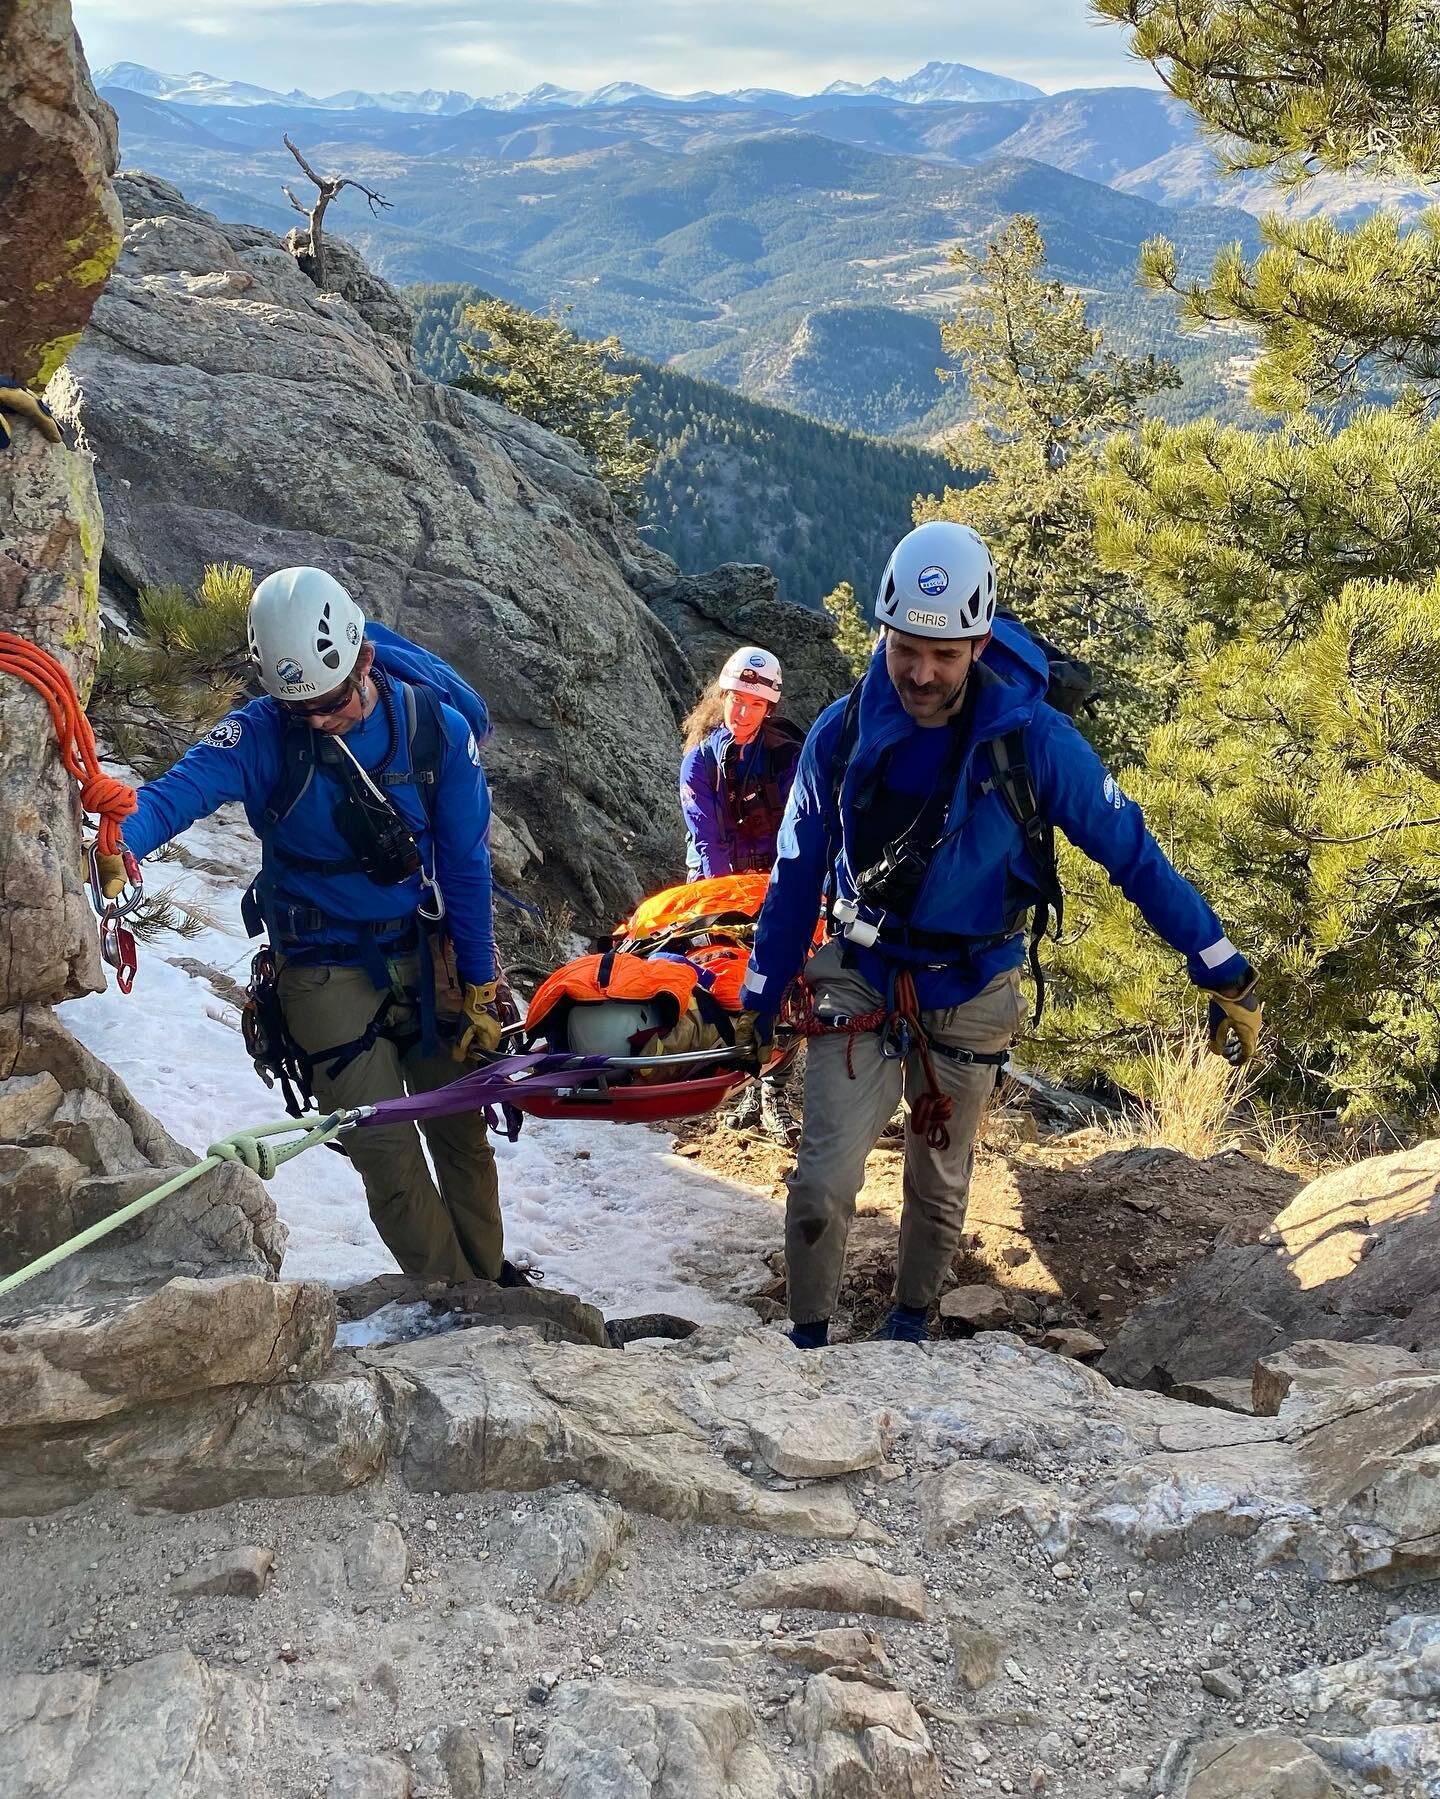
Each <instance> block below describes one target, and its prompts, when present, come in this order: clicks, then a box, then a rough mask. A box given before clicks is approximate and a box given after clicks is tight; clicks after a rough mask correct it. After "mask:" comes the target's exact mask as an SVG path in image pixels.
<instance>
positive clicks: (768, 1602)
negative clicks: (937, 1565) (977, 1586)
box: [730, 1555, 925, 1624]
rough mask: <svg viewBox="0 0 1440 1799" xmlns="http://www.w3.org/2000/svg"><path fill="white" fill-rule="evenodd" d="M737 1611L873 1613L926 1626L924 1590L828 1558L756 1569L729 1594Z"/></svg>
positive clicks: (904, 1579) (908, 1579)
mask: <svg viewBox="0 0 1440 1799" xmlns="http://www.w3.org/2000/svg"><path fill="white" fill-rule="evenodd" d="M730 1597H731V1598H732V1599H733V1600H734V1601H735V1603H736V1605H740V1606H745V1607H747V1608H748V1609H749V1610H752V1611H755V1610H763V1609H766V1608H775V1609H779V1610H789V1611H807V1612H869V1613H871V1614H872V1615H873V1616H875V1617H880V1618H904V1619H906V1620H908V1621H909V1622H910V1623H912V1624H919V1623H923V1622H924V1618H925V1588H924V1585H923V1583H922V1582H921V1581H918V1580H916V1579H915V1578H914V1577H913V1576H912V1575H908V1574H887V1573H886V1571H885V1570H884V1569H883V1568H873V1567H871V1565H870V1564H869V1563H868V1562H860V1561H855V1560H853V1559H852V1558H851V1557H849V1556H842V1555H832V1556H826V1557H825V1558H823V1559H822V1560H820V1561H814V1562H797V1563H795V1564H794V1566H792V1567H789V1568H758V1569H757V1570H756V1571H755V1573H753V1574H747V1575H746V1576H745V1578H744V1580H742V1581H740V1582H738V1583H737V1584H736V1585H735V1586H733V1587H731V1589H730Z"/></svg>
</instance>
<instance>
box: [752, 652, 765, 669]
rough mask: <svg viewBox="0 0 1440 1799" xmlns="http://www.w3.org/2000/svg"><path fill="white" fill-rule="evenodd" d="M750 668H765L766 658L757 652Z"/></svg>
mask: <svg viewBox="0 0 1440 1799" xmlns="http://www.w3.org/2000/svg"><path fill="white" fill-rule="evenodd" d="M750 666H751V668H764V666H765V658H764V657H763V656H761V655H760V654H758V652H757V654H755V655H754V656H752V657H751V658H750Z"/></svg>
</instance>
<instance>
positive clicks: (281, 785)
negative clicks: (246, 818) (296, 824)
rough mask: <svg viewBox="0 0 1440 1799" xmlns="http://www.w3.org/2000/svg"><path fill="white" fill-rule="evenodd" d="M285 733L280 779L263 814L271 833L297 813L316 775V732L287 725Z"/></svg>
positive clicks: (281, 747)
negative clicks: (297, 805)
mask: <svg viewBox="0 0 1440 1799" xmlns="http://www.w3.org/2000/svg"><path fill="white" fill-rule="evenodd" d="M282 730H283V731H284V736H283V737H282V738H281V740H280V753H281V757H282V761H281V765H280V779H279V781H278V782H277V783H276V785H275V786H274V788H273V789H272V790H271V793H270V797H269V799H268V800H266V802H265V810H264V813H263V814H262V816H263V818H264V821H265V826H266V828H267V829H268V830H272V831H273V830H274V828H275V826H276V825H278V824H281V823H282V822H283V821H284V820H285V819H287V818H288V817H289V816H290V814H291V813H292V812H293V811H294V810H295V807H296V804H297V803H298V801H299V799H300V795H301V794H302V793H304V791H305V789H306V788H307V787H308V786H309V785H310V783H311V781H312V780H313V779H314V776H315V733H314V732H313V731H309V730H307V729H306V728H305V726H303V725H293V724H289V723H286V724H284V725H283V726H282ZM262 835H263V834H262Z"/></svg>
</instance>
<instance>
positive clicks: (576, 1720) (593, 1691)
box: [540, 1680, 781, 1799]
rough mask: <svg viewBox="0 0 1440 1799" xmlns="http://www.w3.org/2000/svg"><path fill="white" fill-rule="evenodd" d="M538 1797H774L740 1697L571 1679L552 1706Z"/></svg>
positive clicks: (770, 1774) (772, 1776)
mask: <svg viewBox="0 0 1440 1799" xmlns="http://www.w3.org/2000/svg"><path fill="white" fill-rule="evenodd" d="M550 1710H551V1713H552V1717H553V1722H552V1723H551V1726H550V1734H549V1739H548V1741H547V1743H546V1748H545V1764H544V1771H543V1783H542V1786H541V1788H540V1790H541V1792H542V1793H543V1794H544V1795H545V1799H600V1796H601V1795H602V1794H604V1795H610V1794H614V1795H615V1796H616V1799H780V1794H781V1789H780V1784H779V1781H778V1779H777V1776H776V1773H775V1769H774V1767H773V1765H772V1764H771V1762H770V1759H769V1757H768V1756H767V1755H766V1753H765V1751H764V1749H763V1747H762V1746H761V1744H760V1742H759V1741H758V1740H757V1739H758V1731H757V1726H756V1721H755V1714H754V1713H753V1712H752V1711H751V1709H750V1706H749V1704H748V1703H747V1701H746V1700H745V1699H744V1698H743V1697H742V1696H741V1695H739V1694H737V1693H715V1692H708V1691H705V1690H704V1689H700V1688H694V1687H647V1686H640V1685H636V1684H633V1683H631V1682H628V1681H610V1680H603V1681H596V1682H595V1684H594V1685H593V1686H582V1685H580V1684H578V1683H576V1682H573V1681H572V1682H568V1683H567V1684H566V1685H564V1686H562V1687H561V1688H560V1689H559V1691H558V1692H557V1693H556V1694H555V1696H554V1698H553V1699H552V1700H551V1702H550Z"/></svg>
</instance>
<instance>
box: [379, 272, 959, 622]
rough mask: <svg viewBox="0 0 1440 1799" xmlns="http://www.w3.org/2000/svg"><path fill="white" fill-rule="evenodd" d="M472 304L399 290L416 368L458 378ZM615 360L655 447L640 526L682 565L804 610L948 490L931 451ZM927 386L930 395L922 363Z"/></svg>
mask: <svg viewBox="0 0 1440 1799" xmlns="http://www.w3.org/2000/svg"><path fill="white" fill-rule="evenodd" d="M478 297H479V293H478V290H477V289H475V288H471V287H466V286H462V285H459V284H438V285H432V286H420V287H413V288H411V289H409V290H408V293H407V298H408V299H409V300H410V302H411V304H412V305H413V306H414V308H415V312H416V329H415V348H416V353H417V355H418V356H419V358H420V363H421V366H422V367H423V368H424V370H425V372H426V373H427V374H429V375H433V376H434V377H436V379H438V380H452V379H453V378H454V377H455V376H456V375H459V374H461V373H463V372H464V369H465V366H466V364H465V360H464V357H463V356H462V355H461V353H460V349H459V332H460V315H461V313H462V311H463V310H464V308H465V306H466V305H467V304H469V303H470V302H471V301H473V300H475V299H477V298H478ZM938 352H939V345H938V339H937V344H936V354H937V356H938ZM616 366H617V367H618V368H620V369H622V370H623V371H624V372H625V373H627V374H634V375H637V376H638V377H639V380H638V382H637V384H636V386H635V387H634V389H633V390H632V392H631V396H630V401H629V410H630V413H631V415H632V417H633V418H634V421H635V431H636V433H637V434H638V435H639V436H641V437H644V438H648V439H649V440H650V442H652V443H653V444H654V445H655V446H656V450H657V460H656V463H655V468H654V470H653V472H652V473H651V475H650V476H649V478H648V479H647V481H646V483H645V492H644V510H643V514H642V517H643V520H644V524H645V528H646V530H647V533H648V535H649V536H650V537H651V539H652V540H653V541H654V542H655V543H656V544H658V545H659V547H660V548H661V549H663V550H664V551H665V552H666V554H667V555H670V556H673V557H674V558H675V560H676V561H677V562H678V563H679V564H680V566H681V567H682V568H685V569H704V568H711V567H713V566H714V565H715V564H716V563H720V562H767V563H769V565H770V566H771V568H773V569H774V570H775V573H776V574H777V575H778V576H779V579H780V587H781V591H782V593H783V594H784V595H785V597H786V598H787V599H791V600H797V601H799V602H800V603H801V604H802V605H806V606H818V605H819V604H820V597H821V595H822V594H825V593H828V592H829V591H830V589H831V588H833V587H834V586H835V585H836V584H837V583H838V582H840V581H849V582H851V583H852V584H853V585H854V587H855V588H856V590H857V592H860V593H864V592H866V591H867V590H868V589H869V588H870V587H872V586H873V585H874V583H875V581H876V580H877V578H878V576H879V571H880V569H881V568H882V567H883V565H884V562H885V558H886V556H887V555H888V554H889V551H890V549H891V547H892V545H893V543H894V541H895V539H896V538H897V537H898V536H899V535H900V534H901V533H902V532H904V531H905V530H907V529H908V527H909V525H910V509H911V505H912V503H913V501H914V498H915V496H916V494H919V493H934V492H938V491H939V490H940V489H941V488H942V487H943V486H944V485H945V484H946V482H947V481H948V482H949V483H950V485H951V486H954V485H955V480H956V477H955V471H954V470H953V469H951V468H950V467H949V465H948V464H947V463H946V461H945V460H944V458H943V457H941V456H938V455H935V454H934V453H932V452H930V451H927V450H920V449H912V448H909V447H907V446H904V445H899V444H892V443H883V442H880V441H878V440H877V439H875V438H873V437H865V436H862V435H860V434H858V433H856V432H851V431H841V430H836V429H834V428H833V427H831V426H828V425H822V424H818V423H816V422H815V421H814V420H812V419H806V418H801V417H799V416H798V415H797V414H795V413H793V412H787V411H786V410H784V409H783V408H782V407H778V406H767V405H764V404H762V403H760V402H757V401H754V400H747V399H744V398H742V397H741V396H740V395H738V394H735V393H731V392H730V391H729V390H728V389H727V388H723V387H719V386H717V385H716V384H715V383H714V382H711V381H698V380H696V379H695V378H694V377H693V376H690V375H683V374H681V373H680V372H679V371H678V370H675V369H669V368H660V367H657V365H656V364H654V363H651V362H645V361H643V360H641V359H639V358H637V357H622V358H620V359H618V360H617V364H616ZM930 380H931V383H932V385H933V386H934V388H935V391H936V393H937V395H938V394H939V392H940V384H939V382H938V380H936V378H935V375H934V362H933V360H932V362H931V365H930Z"/></svg>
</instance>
